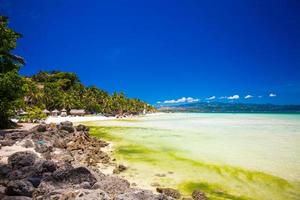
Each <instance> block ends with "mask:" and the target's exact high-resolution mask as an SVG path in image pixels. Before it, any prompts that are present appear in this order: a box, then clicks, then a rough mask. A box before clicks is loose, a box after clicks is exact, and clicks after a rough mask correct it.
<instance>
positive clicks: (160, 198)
mask: <svg viewBox="0 0 300 200" xmlns="http://www.w3.org/2000/svg"><path fill="white" fill-rule="evenodd" d="M114 200H172V198H171V197H167V196H165V195H161V194H160V195H155V194H153V193H152V192H151V191H149V190H138V191H131V192H127V193H124V194H120V195H118V196H117V197H116V198H115V199H114Z"/></svg>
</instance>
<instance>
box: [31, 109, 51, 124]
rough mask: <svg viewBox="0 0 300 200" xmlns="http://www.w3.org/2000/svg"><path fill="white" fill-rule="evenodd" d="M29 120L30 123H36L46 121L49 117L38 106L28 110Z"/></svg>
mask: <svg viewBox="0 0 300 200" xmlns="http://www.w3.org/2000/svg"><path fill="white" fill-rule="evenodd" d="M27 112H28V115H27V118H28V120H29V121H30V122H35V121H36V120H42V119H45V118H46V117H47V116H46V114H44V113H43V110H42V109H41V108H39V107H37V106H33V107H29V108H28V109H27Z"/></svg>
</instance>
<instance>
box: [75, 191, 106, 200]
mask: <svg viewBox="0 0 300 200" xmlns="http://www.w3.org/2000/svg"><path fill="white" fill-rule="evenodd" d="M110 199H111V198H110V197H109V196H108V195H107V194H106V193H105V192H104V191H103V190H100V189H97V190H87V189H81V190H79V191H78V193H77V195H76V197H75V200H110Z"/></svg>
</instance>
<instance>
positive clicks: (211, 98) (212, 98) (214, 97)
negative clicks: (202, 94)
mask: <svg viewBox="0 0 300 200" xmlns="http://www.w3.org/2000/svg"><path fill="white" fill-rule="evenodd" d="M206 99H207V100H214V99H216V96H211V97H208V98H206Z"/></svg>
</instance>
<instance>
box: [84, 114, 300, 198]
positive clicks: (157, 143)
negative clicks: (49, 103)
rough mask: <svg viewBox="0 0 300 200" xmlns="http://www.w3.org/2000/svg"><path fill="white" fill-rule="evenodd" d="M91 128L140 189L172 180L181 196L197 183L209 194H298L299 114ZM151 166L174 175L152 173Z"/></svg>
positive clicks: (187, 117) (165, 118)
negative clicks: (110, 146)
mask: <svg viewBox="0 0 300 200" xmlns="http://www.w3.org/2000/svg"><path fill="white" fill-rule="evenodd" d="M89 125H92V126H94V129H92V130H93V133H94V134H95V135H97V136H100V137H101V136H102V137H106V138H107V139H109V140H112V141H113V142H114V144H115V156H116V157H117V158H118V160H120V161H122V162H125V163H126V164H128V165H129V166H132V168H131V170H129V171H128V172H127V174H125V175H126V176H127V177H128V178H129V179H131V180H132V181H135V182H138V183H140V185H142V186H144V187H149V188H151V184H153V182H155V183H157V182H158V183H160V184H162V185H164V184H165V185H170V184H171V185H172V186H174V187H177V188H178V189H180V190H181V191H183V193H185V192H186V193H187V194H188V193H189V192H191V189H195V188H197V187H200V189H203V190H207V192H208V193H209V194H210V195H211V198H212V199H234V198H236V197H238V198H243V199H283V198H284V199H299V198H298V197H299V196H298V195H300V194H299V193H298V192H297V191H298V190H299V188H300V187H299V183H300V159H299V158H300V115H296V114H294V115H293V114H282V115H276V114H185V113H181V114H161V115H153V116H146V117H137V118H133V119H125V120H112V121H98V122H91V123H89ZM153 169H155V171H159V172H161V173H164V174H168V172H170V171H171V172H172V173H170V175H168V176H166V177H164V178H158V177H157V176H155V173H153ZM145 174H146V175H147V178H145V176H144V175H145ZM216 191H217V192H216ZM220 191H221V192H220ZM299 191H300V190H299ZM221 194H222V195H221ZM226 195H227V196H226ZM228 195H229V196H228ZM226 197H228V198H226Z"/></svg>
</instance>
